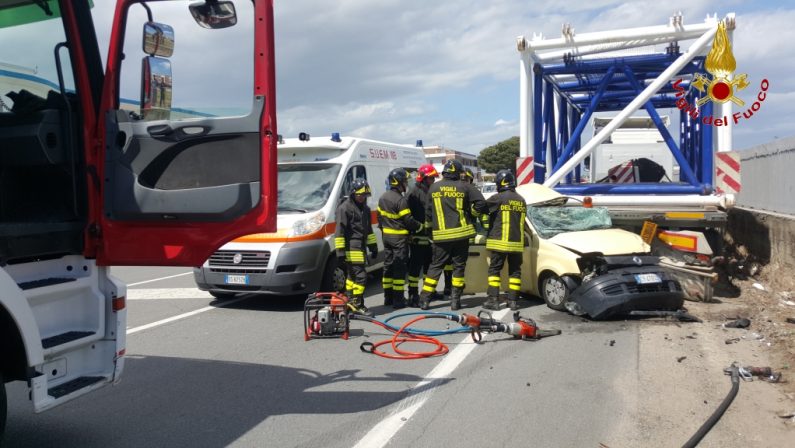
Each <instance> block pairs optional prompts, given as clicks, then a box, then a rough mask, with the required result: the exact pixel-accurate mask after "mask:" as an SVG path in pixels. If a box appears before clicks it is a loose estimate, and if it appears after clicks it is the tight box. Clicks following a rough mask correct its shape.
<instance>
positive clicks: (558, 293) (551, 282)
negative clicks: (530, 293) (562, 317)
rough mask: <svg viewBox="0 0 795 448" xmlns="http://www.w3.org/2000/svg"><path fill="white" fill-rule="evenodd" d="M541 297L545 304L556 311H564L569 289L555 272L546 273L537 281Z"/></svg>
mask: <svg viewBox="0 0 795 448" xmlns="http://www.w3.org/2000/svg"><path fill="white" fill-rule="evenodd" d="M538 283H539V285H538V287H539V288H538V289H539V290H540V291H541V297H542V298H543V299H544V302H546V304H547V306H548V307H550V308H552V309H553V310H556V311H566V302H568V301H569V296H570V295H571V290H570V289H569V286H568V285H567V284H566V282H565V281H564V280H563V279H562V278H560V277H558V276H557V275H555V274H552V273H548V274H546V275H544V276H543V277H542V278H541V280H540V281H539V282H538Z"/></svg>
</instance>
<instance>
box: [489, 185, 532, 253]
mask: <svg viewBox="0 0 795 448" xmlns="http://www.w3.org/2000/svg"><path fill="white" fill-rule="evenodd" d="M486 203H487V204H488V209H489V233H488V236H487V237H486V249H490V250H496V251H498V252H522V251H523V250H524V245H525V239H524V220H525V216H527V204H526V203H525V201H524V198H523V197H522V196H520V195H519V193H517V192H515V191H512V190H505V191H501V192H499V193H497V194H495V195H494V196H492V197H490V198H488V199H487V200H486Z"/></svg>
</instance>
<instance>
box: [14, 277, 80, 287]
mask: <svg viewBox="0 0 795 448" xmlns="http://www.w3.org/2000/svg"><path fill="white" fill-rule="evenodd" d="M75 280H77V279H75V278H65V277H51V278H43V279H41V280H33V281H30V282H23V283H19V287H20V288H22V289H23V290H25V289H33V288H42V287H44V286H50V285H57V284H58V283H68V282H73V281H75Z"/></svg>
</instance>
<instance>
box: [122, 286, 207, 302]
mask: <svg viewBox="0 0 795 448" xmlns="http://www.w3.org/2000/svg"><path fill="white" fill-rule="evenodd" d="M212 298H213V296H211V295H210V293H209V292H207V291H202V290H200V289H198V288H153V289H128V290H127V300H161V299H163V300H165V299H172V300H173V299H212Z"/></svg>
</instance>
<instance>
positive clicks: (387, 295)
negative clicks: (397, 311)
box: [384, 289, 392, 306]
mask: <svg viewBox="0 0 795 448" xmlns="http://www.w3.org/2000/svg"><path fill="white" fill-rule="evenodd" d="M390 305H392V290H391V289H385V290H384V306H390Z"/></svg>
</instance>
